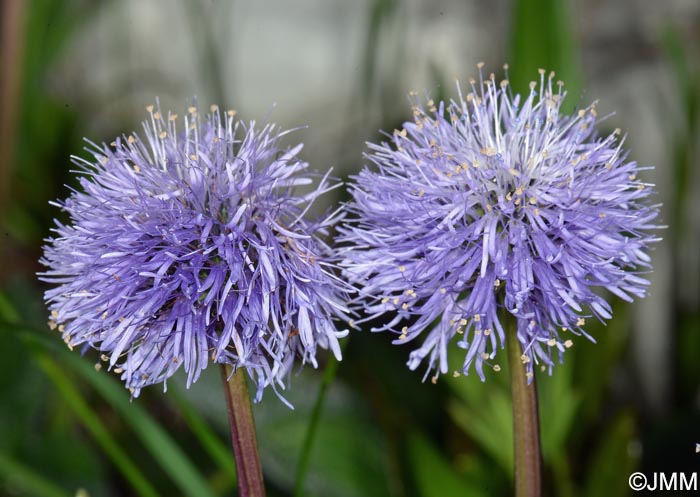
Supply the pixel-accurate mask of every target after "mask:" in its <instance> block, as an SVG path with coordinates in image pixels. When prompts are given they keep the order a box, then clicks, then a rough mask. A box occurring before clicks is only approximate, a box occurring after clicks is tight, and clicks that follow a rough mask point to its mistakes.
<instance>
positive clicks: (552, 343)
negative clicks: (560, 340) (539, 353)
mask: <svg viewBox="0 0 700 497" xmlns="http://www.w3.org/2000/svg"><path fill="white" fill-rule="evenodd" d="M556 344H557V341H556V340H555V339H554V338H550V339H549V341H548V342H547V345H549V346H550V347H554V346H555V345H556Z"/></svg>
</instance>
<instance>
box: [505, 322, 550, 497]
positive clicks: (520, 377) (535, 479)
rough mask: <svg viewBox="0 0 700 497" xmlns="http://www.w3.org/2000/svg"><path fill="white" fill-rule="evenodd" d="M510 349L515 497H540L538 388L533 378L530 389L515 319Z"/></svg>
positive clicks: (509, 334)
mask: <svg viewBox="0 0 700 497" xmlns="http://www.w3.org/2000/svg"><path fill="white" fill-rule="evenodd" d="M508 318H509V319H508V321H507V322H508V324H509V326H507V327H506V348H507V349H508V368H509V369H510V382H511V392H512V396H513V439H514V441H515V444H514V449H515V496H516V497H540V495H541V494H542V482H541V477H542V476H541V475H542V454H541V450H540V423H539V415H538V412H537V387H536V385H535V378H534V376H533V378H532V382H531V383H530V384H529V385H528V381H527V376H526V372H525V367H523V362H522V360H521V356H522V347H521V346H520V342H519V341H518V335H517V329H516V322H515V319H514V318H512V317H510V316H508Z"/></svg>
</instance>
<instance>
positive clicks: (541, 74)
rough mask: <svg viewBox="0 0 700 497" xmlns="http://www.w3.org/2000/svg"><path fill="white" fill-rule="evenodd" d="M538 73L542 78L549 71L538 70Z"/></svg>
mask: <svg viewBox="0 0 700 497" xmlns="http://www.w3.org/2000/svg"><path fill="white" fill-rule="evenodd" d="M537 72H538V73H540V76H544V73H546V72H547V71H545V70H544V69H542V68H540V69H538V70H537Z"/></svg>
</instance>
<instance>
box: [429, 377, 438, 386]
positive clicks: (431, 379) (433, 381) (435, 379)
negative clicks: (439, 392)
mask: <svg viewBox="0 0 700 497" xmlns="http://www.w3.org/2000/svg"><path fill="white" fill-rule="evenodd" d="M437 380H438V377H437V375H435V376H433V377H432V378H430V383H432V384H433V385H435V384H436V383H437Z"/></svg>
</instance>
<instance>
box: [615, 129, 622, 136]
mask: <svg viewBox="0 0 700 497" xmlns="http://www.w3.org/2000/svg"><path fill="white" fill-rule="evenodd" d="M613 134H614V135H620V134H622V130H621V129H620V128H615V131H613Z"/></svg>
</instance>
